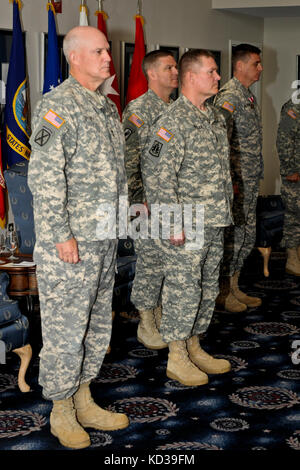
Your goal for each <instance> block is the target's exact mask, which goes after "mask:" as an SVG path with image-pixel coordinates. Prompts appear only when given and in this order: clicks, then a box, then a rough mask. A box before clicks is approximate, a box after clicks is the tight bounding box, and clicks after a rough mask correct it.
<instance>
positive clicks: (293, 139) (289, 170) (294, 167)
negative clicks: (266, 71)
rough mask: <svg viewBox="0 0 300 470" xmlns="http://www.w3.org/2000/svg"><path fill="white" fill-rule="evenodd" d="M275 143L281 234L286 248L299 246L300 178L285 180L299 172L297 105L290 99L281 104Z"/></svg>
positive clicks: (298, 112) (299, 147) (299, 106)
mask: <svg viewBox="0 0 300 470" xmlns="http://www.w3.org/2000/svg"><path fill="white" fill-rule="evenodd" d="M276 144H277V152H278V156H279V160H280V173H281V182H282V185H281V195H282V199H283V201H284V204H285V215H284V227H283V235H284V239H285V243H286V247H287V248H296V247H298V246H299V245H300V181H298V182H294V181H288V180H287V179H286V177H287V176H290V175H293V174H294V173H298V174H299V175H300V105H299V104H294V103H293V102H292V100H289V101H288V102H287V103H285V104H284V105H283V106H282V109H281V114H280V122H279V126H278V132H277V142H276Z"/></svg>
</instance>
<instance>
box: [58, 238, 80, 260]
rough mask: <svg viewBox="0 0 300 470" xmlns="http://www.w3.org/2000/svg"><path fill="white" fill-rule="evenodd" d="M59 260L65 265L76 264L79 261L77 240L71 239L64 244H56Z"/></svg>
mask: <svg viewBox="0 0 300 470" xmlns="http://www.w3.org/2000/svg"><path fill="white" fill-rule="evenodd" d="M56 248H57V251H58V256H59V258H60V259H61V260H62V261H64V262H65V263H71V264H76V263H78V261H80V259H79V253H78V245H77V241H76V240H75V238H70V240H67V241H66V242H63V243H56Z"/></svg>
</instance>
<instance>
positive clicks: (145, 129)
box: [123, 89, 168, 310]
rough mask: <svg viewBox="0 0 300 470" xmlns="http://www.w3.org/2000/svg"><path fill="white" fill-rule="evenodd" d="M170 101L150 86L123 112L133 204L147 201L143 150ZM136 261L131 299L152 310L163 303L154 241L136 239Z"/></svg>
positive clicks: (143, 307) (131, 201) (129, 192)
mask: <svg viewBox="0 0 300 470" xmlns="http://www.w3.org/2000/svg"><path fill="white" fill-rule="evenodd" d="M167 107H168V104H167V103H166V102H165V101H163V100H162V99H161V98H160V97H159V96H157V95H156V93H154V91H152V90H151V89H149V90H148V91H147V92H146V93H144V94H143V95H142V96H140V97H139V98H137V99H135V100H132V101H130V103H128V105H127V107H126V108H125V110H124V112H123V128H124V133H125V139H126V146H125V168H126V173H127V180H128V194H129V200H130V203H131V204H134V203H143V202H145V201H146V199H145V194H144V189H143V179H142V174H141V162H140V160H141V152H142V149H143V148H144V147H145V145H146V143H147V140H148V137H149V132H150V129H151V126H152V125H153V124H154V122H155V121H156V120H157V119H158V117H159V116H160V114H162V113H163V111H164V110H165V109H167ZM134 247H135V251H136V253H137V262H136V267H135V277H134V282H133V288H132V292H131V301H132V302H133V303H134V305H135V307H136V308H137V309H138V310H150V309H152V308H156V307H157V306H158V305H159V304H160V292H161V287H162V282H163V274H162V271H163V270H162V266H161V264H160V261H159V259H160V258H159V251H157V247H156V245H155V243H153V240H151V239H149V240H139V239H137V240H135V242H134Z"/></svg>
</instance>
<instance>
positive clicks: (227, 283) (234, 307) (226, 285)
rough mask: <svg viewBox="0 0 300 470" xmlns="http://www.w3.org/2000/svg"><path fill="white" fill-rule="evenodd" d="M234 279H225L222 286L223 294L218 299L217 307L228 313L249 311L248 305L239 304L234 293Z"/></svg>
mask: <svg viewBox="0 0 300 470" xmlns="http://www.w3.org/2000/svg"><path fill="white" fill-rule="evenodd" d="M232 282H233V281H232V277H228V276H226V277H224V279H223V280H222V285H221V292H220V294H219V295H218V297H217V300H216V303H217V305H219V306H221V307H222V308H225V310H228V312H233V313H239V312H244V311H245V310H247V305H246V304H244V303H242V302H239V300H238V299H237V298H236V297H235V296H234V295H233V293H232Z"/></svg>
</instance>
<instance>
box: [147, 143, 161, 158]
mask: <svg viewBox="0 0 300 470" xmlns="http://www.w3.org/2000/svg"><path fill="white" fill-rule="evenodd" d="M162 147H163V144H162V143H161V142H158V140H155V141H154V142H153V144H152V145H151V148H150V150H149V153H150V155H152V156H153V157H155V158H158V157H159V155H160V152H161V149H162Z"/></svg>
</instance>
